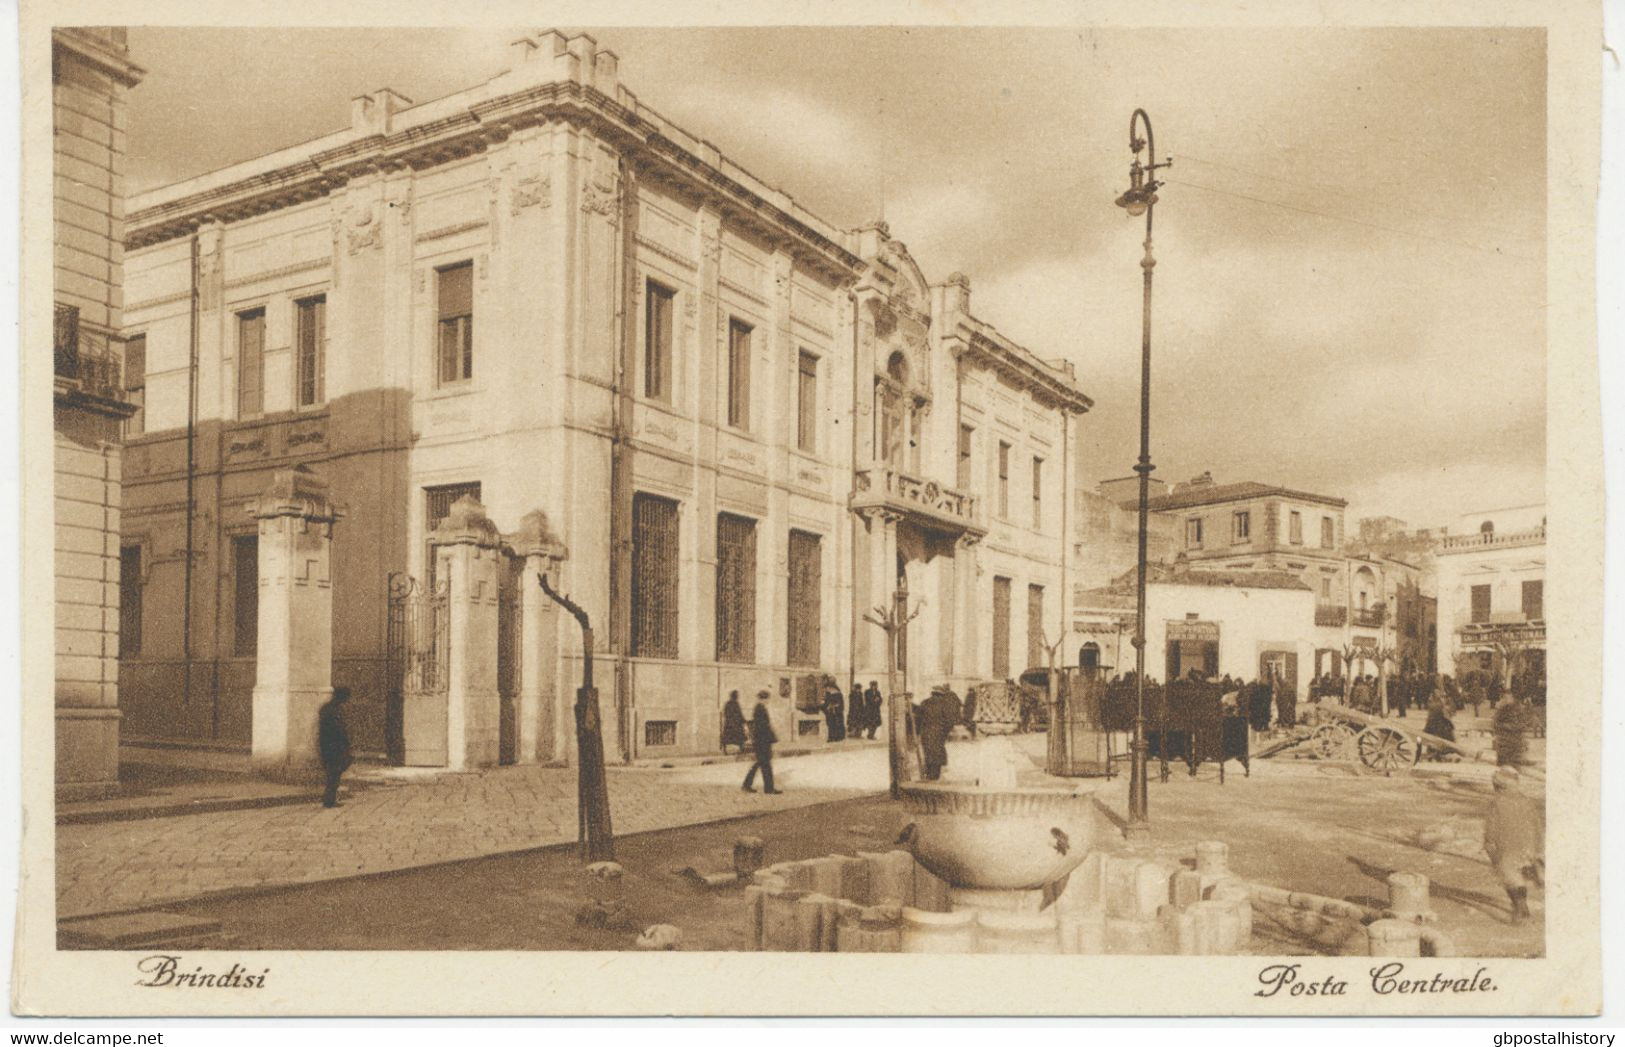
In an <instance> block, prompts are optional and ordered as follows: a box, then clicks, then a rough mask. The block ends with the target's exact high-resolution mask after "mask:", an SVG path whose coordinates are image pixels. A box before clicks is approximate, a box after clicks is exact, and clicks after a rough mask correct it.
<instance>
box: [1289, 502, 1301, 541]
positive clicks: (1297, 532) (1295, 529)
mask: <svg viewBox="0 0 1625 1047" xmlns="http://www.w3.org/2000/svg"><path fill="white" fill-rule="evenodd" d="M1287 537H1288V538H1289V539H1290V540H1291V542H1292V544H1293V545H1302V544H1303V514H1302V513H1300V512H1298V511H1297V510H1296V509H1294V510H1293V511H1292V513H1291V515H1290V516H1288V517H1287Z"/></svg>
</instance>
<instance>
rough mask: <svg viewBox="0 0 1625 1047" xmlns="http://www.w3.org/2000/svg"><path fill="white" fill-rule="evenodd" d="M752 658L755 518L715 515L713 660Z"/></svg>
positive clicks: (754, 648)
mask: <svg viewBox="0 0 1625 1047" xmlns="http://www.w3.org/2000/svg"><path fill="white" fill-rule="evenodd" d="M755 660H756V521H755V520H751V519H748V518H747V517H743V516H734V515H732V514H731V513H722V514H720V515H718V516H717V661H719V662H754V661H755Z"/></svg>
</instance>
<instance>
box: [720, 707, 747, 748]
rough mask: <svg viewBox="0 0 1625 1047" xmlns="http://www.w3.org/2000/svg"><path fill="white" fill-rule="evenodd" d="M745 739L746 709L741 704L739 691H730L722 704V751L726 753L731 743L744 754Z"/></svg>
mask: <svg viewBox="0 0 1625 1047" xmlns="http://www.w3.org/2000/svg"><path fill="white" fill-rule="evenodd" d="M745 741H746V739H745V710H744V709H742V708H740V706H739V692H738V691H729V692H728V701H727V702H726V703H725V704H724V705H723V706H722V751H723V752H724V753H726V752H727V751H728V746H730V745H731V746H733V747H734V748H735V750H736V751H737V752H739V753H740V754H741V755H743V754H744V752H745Z"/></svg>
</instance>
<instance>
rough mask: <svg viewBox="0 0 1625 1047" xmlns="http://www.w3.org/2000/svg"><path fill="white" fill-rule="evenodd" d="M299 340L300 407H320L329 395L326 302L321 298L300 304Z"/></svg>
mask: <svg viewBox="0 0 1625 1047" xmlns="http://www.w3.org/2000/svg"><path fill="white" fill-rule="evenodd" d="M297 309H298V324H297V326H298V329H299V330H298V338H299V343H298V345H299V360H298V365H299V374H298V378H299V406H300V407H309V406H311V405H312V404H319V403H321V402H322V400H323V399H324V398H325V397H326V395H327V390H326V389H324V388H323V387H322V386H323V379H324V378H325V377H326V376H325V374H324V371H325V370H326V366H327V360H326V357H327V299H326V298H325V297H323V296H320V295H318V296H317V297H315V298H306V299H303V300H302V301H300V302H298V303H297Z"/></svg>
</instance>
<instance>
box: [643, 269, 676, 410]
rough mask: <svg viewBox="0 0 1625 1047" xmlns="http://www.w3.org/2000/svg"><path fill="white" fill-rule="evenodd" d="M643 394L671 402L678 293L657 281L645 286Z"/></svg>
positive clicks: (662, 401)
mask: <svg viewBox="0 0 1625 1047" xmlns="http://www.w3.org/2000/svg"><path fill="white" fill-rule="evenodd" d="M644 290H645V291H647V292H648V293H647V294H646V295H645V296H644V314H645V315H644V332H643V395H644V396H646V397H648V398H649V399H651V400H659V401H660V402H661V403H667V404H669V403H671V386H672V374H671V313H672V309H671V307H672V302H673V300H674V299H676V297H677V292H676V291H673V290H672V289H671V288H669V287H662V286H661V285H659V284H657V283H655V282H654V281H653V280H650V281H648V283H646V284H645V285H644Z"/></svg>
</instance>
